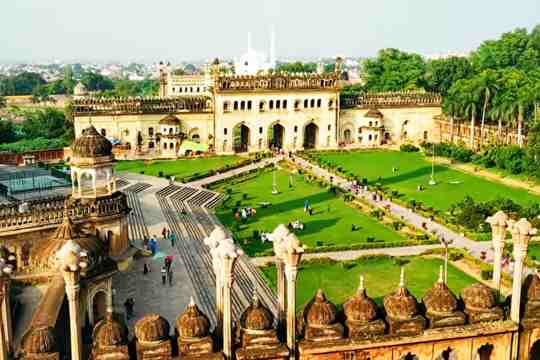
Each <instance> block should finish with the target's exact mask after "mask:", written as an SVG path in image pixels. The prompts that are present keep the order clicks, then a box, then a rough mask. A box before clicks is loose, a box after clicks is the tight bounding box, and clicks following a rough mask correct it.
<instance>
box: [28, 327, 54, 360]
mask: <svg viewBox="0 0 540 360" xmlns="http://www.w3.org/2000/svg"><path fill="white" fill-rule="evenodd" d="M20 355H21V357H23V358H24V359H26V360H41V359H54V358H56V359H58V358H59V356H58V349H57V346H56V337H55V335H54V330H53V329H52V328H51V327H48V326H46V325H41V326H36V327H35V328H32V329H30V330H29V331H28V332H27V333H26V334H25V335H24V337H23V338H22V341H21V350H20Z"/></svg>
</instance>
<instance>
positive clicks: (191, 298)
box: [189, 296, 195, 306]
mask: <svg viewBox="0 0 540 360" xmlns="http://www.w3.org/2000/svg"><path fill="white" fill-rule="evenodd" d="M189 306H195V299H193V296H190V297H189Z"/></svg>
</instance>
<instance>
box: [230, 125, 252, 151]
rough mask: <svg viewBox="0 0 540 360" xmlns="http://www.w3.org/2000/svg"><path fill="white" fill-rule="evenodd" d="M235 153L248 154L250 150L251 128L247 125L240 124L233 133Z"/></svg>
mask: <svg viewBox="0 0 540 360" xmlns="http://www.w3.org/2000/svg"><path fill="white" fill-rule="evenodd" d="M233 148H234V152H237V153H243V152H247V151H248V148H249V128H248V127H247V126H246V125H245V124H239V125H237V126H235V127H234V131H233Z"/></svg>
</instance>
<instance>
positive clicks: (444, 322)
mask: <svg viewBox="0 0 540 360" xmlns="http://www.w3.org/2000/svg"><path fill="white" fill-rule="evenodd" d="M422 301H423V302H424V305H425V307H426V317H427V318H428V321H429V327H430V328H437V327H444V326H456V325H463V324H465V321H466V319H465V314H464V313H462V312H461V311H458V302H457V299H456V296H455V295H454V294H453V293H452V291H451V290H450V289H449V288H448V286H446V284H445V283H444V277H443V267H442V266H441V267H440V270H439V280H438V281H437V282H436V283H435V284H434V285H433V287H432V288H431V289H430V290H428V291H427V293H426V294H425V295H424V298H423V299H422Z"/></svg>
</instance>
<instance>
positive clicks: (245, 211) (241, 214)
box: [234, 207, 257, 221]
mask: <svg viewBox="0 0 540 360" xmlns="http://www.w3.org/2000/svg"><path fill="white" fill-rule="evenodd" d="M255 214H257V210H255V209H254V208H252V207H245V208H242V209H240V211H237V212H236V213H235V214H234V217H235V219H236V220H240V219H242V220H243V221H245V220H247V218H249V217H252V216H254V215H255Z"/></svg>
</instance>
